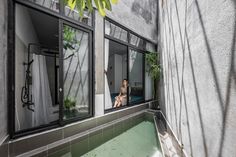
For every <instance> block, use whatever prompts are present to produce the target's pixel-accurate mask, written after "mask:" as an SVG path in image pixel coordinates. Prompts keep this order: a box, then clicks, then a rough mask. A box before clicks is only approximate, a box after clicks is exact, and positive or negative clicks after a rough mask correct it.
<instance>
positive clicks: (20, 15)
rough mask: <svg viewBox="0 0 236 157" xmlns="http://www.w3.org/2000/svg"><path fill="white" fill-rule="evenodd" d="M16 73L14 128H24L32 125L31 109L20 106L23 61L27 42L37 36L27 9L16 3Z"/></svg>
mask: <svg viewBox="0 0 236 157" xmlns="http://www.w3.org/2000/svg"><path fill="white" fill-rule="evenodd" d="M15 14H16V26H15V28H16V38H15V39H16V43H15V44H16V45H15V49H16V53H15V54H16V64H15V68H16V75H15V80H16V84H15V87H16V89H15V91H16V94H15V103H16V130H20V129H26V128H29V127H31V126H32V111H29V110H28V109H27V108H26V107H25V108H23V107H22V102H21V90H22V87H23V86H24V83H25V71H26V67H25V66H23V62H25V61H27V51H28V49H27V47H28V44H29V43H32V42H33V43H37V42H38V38H37V35H36V32H35V30H34V26H33V24H32V21H31V17H30V15H29V12H28V11H27V9H25V8H24V7H22V6H21V5H16V13H15Z"/></svg>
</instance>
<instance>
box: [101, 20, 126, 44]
mask: <svg viewBox="0 0 236 157" xmlns="http://www.w3.org/2000/svg"><path fill="white" fill-rule="evenodd" d="M105 34H107V35H110V36H112V37H114V38H116V39H119V40H122V41H125V42H127V41H128V40H127V39H128V37H127V35H128V33H127V31H126V30H124V29H122V28H120V27H118V26H116V25H114V24H113V23H111V22H109V21H107V20H106V21H105Z"/></svg>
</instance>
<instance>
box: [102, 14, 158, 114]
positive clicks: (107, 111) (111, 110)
mask: <svg viewBox="0 0 236 157" xmlns="http://www.w3.org/2000/svg"><path fill="white" fill-rule="evenodd" d="M106 21H108V22H110V23H112V24H114V25H116V26H118V27H120V28H121V29H124V30H125V31H127V32H128V34H127V42H125V41H122V40H119V39H117V38H115V37H112V36H110V35H107V34H106V32H105V22H106ZM103 25H104V27H103V29H104V30H103V32H104V41H105V40H106V39H108V40H111V41H113V42H117V43H119V44H122V45H125V46H127V51H128V52H127V54H128V55H127V79H128V81H129V51H130V50H131V49H132V50H135V51H137V52H138V53H142V54H143V74H142V75H143V97H144V99H143V100H142V101H138V102H134V103H129V101H127V105H126V106H121V107H119V108H110V109H105V103H104V113H105V114H106V113H109V112H113V111H117V110H120V109H124V108H127V107H131V106H135V105H138V104H142V103H146V102H150V101H152V100H153V99H150V100H145V81H146V79H145V71H146V70H145V68H146V66H145V54H147V53H148V52H147V51H148V50H146V44H145V46H143V47H142V48H140V47H138V46H135V45H133V44H131V43H130V34H133V35H135V36H137V37H138V38H140V39H142V40H143V42H145V43H146V42H148V43H150V44H153V45H155V50H157V44H156V43H154V42H153V41H151V40H149V39H147V38H145V37H143V36H141V35H139V34H138V33H136V32H134V31H132V30H130V29H129V28H127V27H125V26H123V25H122V24H120V23H118V22H117V21H115V20H113V19H111V18H110V17H107V16H105V18H104V20H103ZM104 44H105V42H104ZM104 85H105V80H104ZM127 91H128V92H127V93H129V88H128V89H127ZM104 100H105V94H104ZM127 100H129V94H128V95H127Z"/></svg>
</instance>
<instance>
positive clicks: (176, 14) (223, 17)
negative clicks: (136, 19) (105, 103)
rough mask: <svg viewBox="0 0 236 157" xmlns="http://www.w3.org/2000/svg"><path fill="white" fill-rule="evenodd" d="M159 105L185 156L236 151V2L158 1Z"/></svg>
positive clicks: (229, 155) (220, 156)
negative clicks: (160, 75) (160, 83)
mask: <svg viewBox="0 0 236 157" xmlns="http://www.w3.org/2000/svg"><path fill="white" fill-rule="evenodd" d="M158 9H159V17H158V18H159V25H158V28H159V30H158V36H159V41H158V44H159V52H161V61H162V65H163V78H162V79H163V80H162V81H163V82H162V85H161V87H163V88H162V92H163V93H164V95H162V96H163V97H162V98H163V99H162V102H161V105H162V106H161V109H162V111H163V112H164V114H165V115H166V117H167V119H168V121H169V123H170V125H171V126H172V128H173V130H174V133H175V134H176V135H177V137H178V139H179V141H180V142H181V143H183V145H184V149H185V150H186V151H187V154H188V155H189V156H193V157H207V156H210V157H233V156H235V155H236V149H235V148H236V143H235V139H236V131H235V130H236V122H235V119H236V64H235V63H236V55H235V53H236V52H235V44H236V1H233V0H228V1H225V0H205V1H200V0H188V1H187V0H184V1H181V0H160V1H159V8H158Z"/></svg>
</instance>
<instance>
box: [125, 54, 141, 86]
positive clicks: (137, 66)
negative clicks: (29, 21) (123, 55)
mask: <svg viewBox="0 0 236 157" xmlns="http://www.w3.org/2000/svg"><path fill="white" fill-rule="evenodd" d="M133 53H136V57H134V58H131V55H130V61H129V63H130V67H129V68H130V69H129V84H130V86H132V87H136V86H137V87H140V86H142V82H143V81H144V79H143V75H142V74H143V58H142V57H143V55H141V53H140V54H139V53H137V52H135V51H134V52H133Z"/></svg>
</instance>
